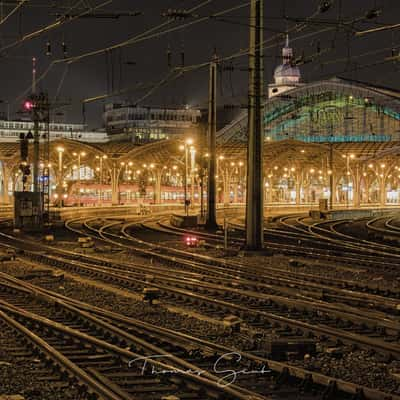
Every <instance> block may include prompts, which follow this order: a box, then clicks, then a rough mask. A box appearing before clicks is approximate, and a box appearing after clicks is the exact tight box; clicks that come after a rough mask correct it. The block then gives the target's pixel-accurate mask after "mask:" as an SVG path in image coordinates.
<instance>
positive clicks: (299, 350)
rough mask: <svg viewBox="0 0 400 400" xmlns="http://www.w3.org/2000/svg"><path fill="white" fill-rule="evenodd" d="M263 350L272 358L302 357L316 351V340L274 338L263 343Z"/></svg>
mask: <svg viewBox="0 0 400 400" xmlns="http://www.w3.org/2000/svg"><path fill="white" fill-rule="evenodd" d="M265 350H266V352H267V353H268V354H269V355H270V357H271V358H272V359H274V360H286V359H287V358H288V357H290V358H304V356H305V355H307V354H315V353H316V342H315V340H313V339H275V340H269V341H267V342H266V343H265Z"/></svg>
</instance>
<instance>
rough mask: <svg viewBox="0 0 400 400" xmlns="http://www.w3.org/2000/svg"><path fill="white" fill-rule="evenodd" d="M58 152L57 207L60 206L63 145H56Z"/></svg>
mask: <svg viewBox="0 0 400 400" xmlns="http://www.w3.org/2000/svg"><path fill="white" fill-rule="evenodd" d="M57 152H58V185H57V188H58V190H57V192H58V193H57V200H58V207H62V197H61V196H62V175H63V165H62V163H63V153H64V147H61V146H59V147H57Z"/></svg>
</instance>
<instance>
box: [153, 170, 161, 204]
mask: <svg viewBox="0 0 400 400" xmlns="http://www.w3.org/2000/svg"><path fill="white" fill-rule="evenodd" d="M155 180H156V181H155V185H154V192H155V196H154V200H155V203H156V204H161V172H159V171H158V172H157V171H156V173H155Z"/></svg>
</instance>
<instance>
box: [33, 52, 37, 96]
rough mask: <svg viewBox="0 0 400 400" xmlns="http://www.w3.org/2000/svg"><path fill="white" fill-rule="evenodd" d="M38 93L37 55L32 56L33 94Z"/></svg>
mask: <svg viewBox="0 0 400 400" xmlns="http://www.w3.org/2000/svg"><path fill="white" fill-rule="evenodd" d="M35 93H36V57H33V58H32V94H35Z"/></svg>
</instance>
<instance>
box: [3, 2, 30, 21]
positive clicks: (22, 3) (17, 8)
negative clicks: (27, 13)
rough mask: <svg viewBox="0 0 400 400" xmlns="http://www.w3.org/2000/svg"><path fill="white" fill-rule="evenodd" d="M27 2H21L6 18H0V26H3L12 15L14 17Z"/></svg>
mask: <svg viewBox="0 0 400 400" xmlns="http://www.w3.org/2000/svg"><path fill="white" fill-rule="evenodd" d="M27 2H28V0H21V1H20V2H19V4H17V5H16V6H15V7H14V8H13V9H12V10H11V11H10V12H9V13H8V14H7V15H6V16H4V17H3V15H2V16H1V20H0V25H3V24H4V23H5V22H6V21H7V20H8V19H9V18H10V17H11V16H12V15H14V14H15V13H16V12H17V11H18V10H19V9H20V8H21V7H22V6H23V5H24V4H25V3H27Z"/></svg>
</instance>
